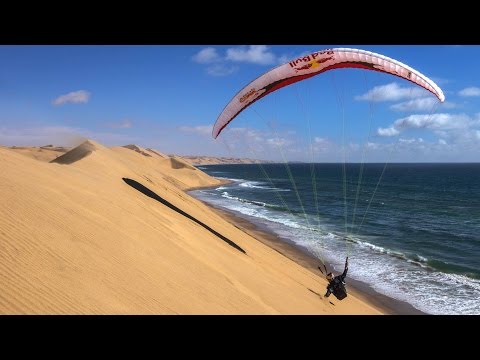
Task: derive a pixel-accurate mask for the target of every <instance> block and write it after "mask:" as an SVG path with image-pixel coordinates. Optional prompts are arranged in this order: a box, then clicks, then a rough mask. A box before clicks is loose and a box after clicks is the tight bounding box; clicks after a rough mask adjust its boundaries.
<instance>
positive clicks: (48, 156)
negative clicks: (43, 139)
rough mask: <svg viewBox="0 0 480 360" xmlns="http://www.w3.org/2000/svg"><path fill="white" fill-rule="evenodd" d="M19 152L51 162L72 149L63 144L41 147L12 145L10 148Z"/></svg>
mask: <svg viewBox="0 0 480 360" xmlns="http://www.w3.org/2000/svg"><path fill="white" fill-rule="evenodd" d="M9 149H11V150H13V151H15V152H16V153H18V154H22V155H25V156H28V157H30V158H32V159H36V160H40V161H45V162H49V161H52V160H54V159H55V158H57V157H59V156H61V155H62V154H64V153H66V152H67V151H69V150H70V148H66V147H62V146H53V145H46V146H40V147H28V146H12V147H11V148H9Z"/></svg>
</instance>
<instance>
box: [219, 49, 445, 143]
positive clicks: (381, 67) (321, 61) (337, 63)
mask: <svg viewBox="0 0 480 360" xmlns="http://www.w3.org/2000/svg"><path fill="white" fill-rule="evenodd" d="M338 68H361V69H367V70H374V71H380V72H384V73H389V74H392V75H396V76H399V77H401V78H404V79H406V80H409V81H411V82H413V83H415V84H417V85H419V86H421V87H423V88H424V89H426V90H428V91H430V92H431V93H432V94H434V95H435V96H436V97H437V98H438V99H439V100H440V101H441V102H443V101H445V96H444V94H443V92H442V90H441V89H440V88H439V87H438V85H437V84H435V83H434V82H433V81H432V80H431V79H429V78H428V77H426V76H425V75H423V74H421V73H420V72H418V71H417V70H415V69H412V68H411V67H409V66H408V65H405V64H403V63H401V62H399V61H397V60H394V59H391V58H389V57H386V56H384V55H380V54H376V53H373V52H370V51H365V50H359V49H348V48H335V49H327V50H322V51H318V52H314V53H312V54H310V55H306V56H304V57H301V58H298V59H295V60H292V61H290V62H289V63H287V64H283V65H280V66H278V67H276V68H274V69H272V70H270V71H268V72H266V73H265V74H263V75H262V76H260V77H258V78H257V79H255V80H254V81H252V82H251V83H250V84H248V85H247V86H245V87H244V88H243V89H242V90H240V91H239V92H238V93H237V94H236V95H235V96H234V97H233V99H232V100H231V101H230V102H229V103H228V104H227V106H226V107H225V108H224V109H223V111H222V113H221V114H220V116H219V117H218V119H217V121H216V122H215V125H214V126H213V131H212V136H213V137H214V138H217V136H218V135H219V134H220V133H221V132H222V130H223V129H224V128H225V127H226V126H227V125H228V124H229V123H230V122H231V121H232V120H233V119H234V118H235V117H236V116H238V114H240V113H241V112H242V111H243V110H245V109H246V108H247V107H249V106H250V105H252V104H253V103H254V102H255V101H257V100H260V99H261V98H263V97H264V96H266V95H268V94H270V93H272V92H274V91H276V90H278V89H280V88H282V87H285V86H287V85H290V84H293V83H296V82H298V81H301V80H305V79H308V78H310V77H312V76H315V75H318V74H321V73H323V72H325V71H328V70H332V69H338Z"/></svg>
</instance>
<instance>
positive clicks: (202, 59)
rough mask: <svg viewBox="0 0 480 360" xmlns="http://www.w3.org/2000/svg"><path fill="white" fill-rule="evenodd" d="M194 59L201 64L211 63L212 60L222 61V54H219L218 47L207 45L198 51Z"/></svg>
mask: <svg viewBox="0 0 480 360" xmlns="http://www.w3.org/2000/svg"><path fill="white" fill-rule="evenodd" d="M192 59H193V61H195V62H198V63H200V64H210V63H212V62H217V61H221V58H220V55H218V52H217V49H215V48H213V47H207V48H205V49H202V50H200V51H199V52H198V53H196V54H195V55H193V57H192Z"/></svg>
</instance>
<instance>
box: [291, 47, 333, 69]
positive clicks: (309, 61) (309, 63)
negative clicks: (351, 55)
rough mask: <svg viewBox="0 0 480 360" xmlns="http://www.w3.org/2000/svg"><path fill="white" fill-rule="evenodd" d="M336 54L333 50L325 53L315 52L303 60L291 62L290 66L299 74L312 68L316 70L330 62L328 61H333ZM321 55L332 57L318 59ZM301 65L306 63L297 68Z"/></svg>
mask: <svg viewBox="0 0 480 360" xmlns="http://www.w3.org/2000/svg"><path fill="white" fill-rule="evenodd" d="M334 54H335V53H334V52H333V50H324V51H320V52H314V53H313V54H310V55H307V56H304V57H303V58H298V59H296V60H293V61H290V62H289V65H290V66H291V67H292V68H294V69H295V71H296V72H298V71H300V70H308V69H310V68H312V67H314V68H315V67H317V66H319V65H320V64H322V63H324V62H326V61H328V60H332V59H333V58H334V56H333V55H334ZM321 55H330V56H327V57H321V58H319V59H317V58H318V57H319V56H321ZM299 63H306V64H304V65H301V66H299V67H297V65H298V64H299Z"/></svg>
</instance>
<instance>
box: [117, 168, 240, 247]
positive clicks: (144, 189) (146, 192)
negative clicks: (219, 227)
mask: <svg viewBox="0 0 480 360" xmlns="http://www.w3.org/2000/svg"><path fill="white" fill-rule="evenodd" d="M122 180H123V181H125V182H126V183H127V184H128V185H130V186H131V187H133V188H134V189H135V190H138V191H140V192H141V193H142V194H144V195H146V196H148V197H151V198H152V199H155V200H157V201H158V202H160V203H162V204H163V205H165V206H167V207H168V208H170V209H172V210H174V211H176V212H178V213H179V214H181V215H183V216H185V217H186V218H188V219H190V220H192V221H194V222H196V223H197V224H199V225H200V226H202V227H204V228H205V229H207V230H208V231H210V232H211V233H212V234H214V235H216V236H218V237H219V238H220V239H222V240H223V241H225V242H226V243H227V244H228V245H230V246H232V247H234V248H235V249H237V250H238V251H241V252H242V253H244V254H246V252H245V250H243V249H242V248H241V247H240V246H238V245H237V244H235V243H234V242H233V241H232V240H229V239H228V238H226V237H225V236H223V235H222V234H220V233H218V232H216V231H215V230H213V229H212V228H211V227H209V226H208V225H205V224H204V223H202V222H201V221H199V220H197V219H195V218H194V217H193V216H191V215H189V214H187V213H186V212H185V211H183V210H181V209H179V208H178V207H176V206H175V205H173V204H171V203H169V202H168V201H167V200H165V199H163V198H161V197H160V196H158V195H157V194H156V193H154V192H153V191H152V190H150V189H149V188H147V187H145V186H143V185H142V184H140V183H139V182H137V181H135V180H132V179H128V178H122Z"/></svg>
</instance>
